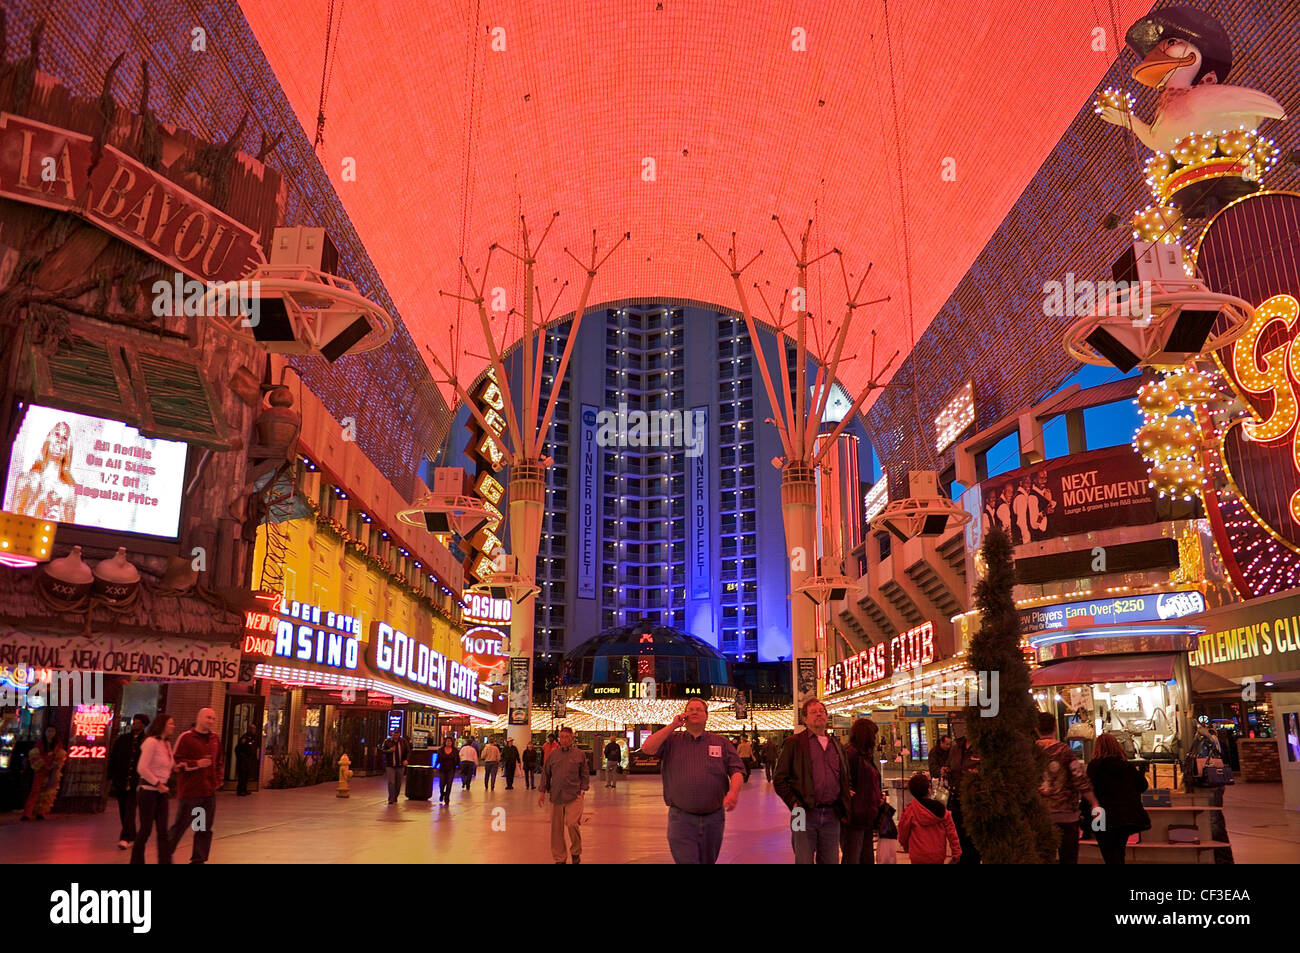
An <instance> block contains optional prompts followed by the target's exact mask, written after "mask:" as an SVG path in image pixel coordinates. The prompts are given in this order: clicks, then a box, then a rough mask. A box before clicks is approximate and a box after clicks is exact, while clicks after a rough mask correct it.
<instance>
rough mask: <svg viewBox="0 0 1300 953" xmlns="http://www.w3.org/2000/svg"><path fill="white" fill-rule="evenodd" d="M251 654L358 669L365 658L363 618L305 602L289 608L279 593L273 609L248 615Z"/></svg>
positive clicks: (247, 651) (247, 638)
mask: <svg viewBox="0 0 1300 953" xmlns="http://www.w3.org/2000/svg"><path fill="white" fill-rule="evenodd" d="M244 628H245V635H244V644H243V650H244V653H245V654H247V655H261V656H266V657H271V656H278V657H279V658H285V659H293V660H296V661H299V662H314V663H316V664H317V665H325V666H328V667H330V668H345V669H349V670H355V669H356V667H357V664H358V662H359V661H360V658H361V640H360V638H359V636H360V635H361V620H360V619H358V618H355V617H354V616H350V615H343V614H342V613H338V612H333V611H330V610H328V609H322V608H321V607H320V606H314V605H310V604H309V603H305V602H292V603H289V604H288V608H287V609H286V608H285V599H284V597H283V596H276V597H275V599H274V601H273V602H272V603H271V605H270V607H269V611H266V612H262V611H259V610H252V611H249V612H246V613H245V614H244Z"/></svg>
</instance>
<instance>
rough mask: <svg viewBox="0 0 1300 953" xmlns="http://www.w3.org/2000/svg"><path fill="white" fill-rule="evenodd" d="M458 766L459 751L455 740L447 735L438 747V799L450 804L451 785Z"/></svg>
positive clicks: (454, 779)
mask: <svg viewBox="0 0 1300 953" xmlns="http://www.w3.org/2000/svg"><path fill="white" fill-rule="evenodd" d="M459 767H460V752H459V751H458V750H456V742H455V741H453V740H452V738H451V736H450V735H448V736H447V737H446V738H445V739H444V740H443V742H442V747H441V748H439V749H438V800H439V801H441V802H442V803H443V804H451V786H452V784H453V783H455V781H456V770H457V768H459Z"/></svg>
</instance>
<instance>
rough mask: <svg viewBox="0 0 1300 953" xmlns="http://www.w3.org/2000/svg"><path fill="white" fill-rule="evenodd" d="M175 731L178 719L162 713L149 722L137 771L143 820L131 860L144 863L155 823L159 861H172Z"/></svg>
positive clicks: (138, 828) (139, 826) (168, 862)
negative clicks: (170, 825) (169, 819)
mask: <svg viewBox="0 0 1300 953" xmlns="http://www.w3.org/2000/svg"><path fill="white" fill-rule="evenodd" d="M175 734H176V719H175V718H172V717H171V716H169V715H166V714H163V713H162V712H159V713H158V715H157V717H155V718H154V720H153V721H152V722H151V723H150V724H149V730H148V731H146V732H145V734H144V741H143V742H142V743H141V745H140V762H139V764H138V765H137V766H136V773H137V774H139V775H140V785H139V787H138V788H136V792H135V799H136V805H137V806H138V807H139V809H140V823H139V824H138V825H137V828H136V835H135V844H134V846H132V848H131V863H133V864H143V863H144V847H145V845H146V844H148V843H149V835H150V833H152V832H153V828H154V826H155V825H157V827H158V863H160V864H170V863H171V862H172V843H171V840H170V838H169V837H168V835H167V831H168V830H169V828H168V825H167V804H168V802H169V800H170V795H171V787H170V784H171V776H172V770H173V769H174V768H175V766H176V765H175V762H174V761H173V760H172V746H171V741H172V736H173V735H175Z"/></svg>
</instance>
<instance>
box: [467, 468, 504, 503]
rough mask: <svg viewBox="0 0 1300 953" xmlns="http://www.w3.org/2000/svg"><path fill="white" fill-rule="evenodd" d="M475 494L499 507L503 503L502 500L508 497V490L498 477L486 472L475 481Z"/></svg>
mask: <svg viewBox="0 0 1300 953" xmlns="http://www.w3.org/2000/svg"><path fill="white" fill-rule="evenodd" d="M474 492H475V493H477V494H478V495H479V496H481V497H483V499H485V500H487V501H488V502H489V503H492V504H493V505H498V504H500V503H501V498H502V497H503V496H505V495H506V488H505V487H504V486H502V485H501V483H500V481H498V480H497V478H496V477H494V476H493V475H492V474H490V473H488V472H487V471H486V470H484V471H483V472H482V473H480V474H479V475H478V478H477V479H476V480H475V481H474Z"/></svg>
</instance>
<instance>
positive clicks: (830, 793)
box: [772, 698, 852, 864]
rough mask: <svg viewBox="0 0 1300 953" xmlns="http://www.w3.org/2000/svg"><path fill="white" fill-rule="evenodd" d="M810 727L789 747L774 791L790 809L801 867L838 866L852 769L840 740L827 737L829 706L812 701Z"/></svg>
mask: <svg viewBox="0 0 1300 953" xmlns="http://www.w3.org/2000/svg"><path fill="white" fill-rule="evenodd" d="M799 718H800V720H801V721H802V722H803V723H804V725H805V726H806V727H807V729H808V730H807V731H801V732H799V733H798V734H796V735H794V736H792V737H791V738H790V739H789V740H788V741H786V743H785V746H784V747H783V748H782V749H781V758H780V760H779V761H777V764H776V775H775V777H774V778H773V782H772V786H773V787H774V788H775V789H776V793H777V795H778V796H779V797H780V798H781V800H783V801H785V804H786V807H788V808H790V842H791V844H792V845H793V847H794V862H795V863H796V864H811V863H818V864H838V863H839V862H840V821H841V820H843V819H844V818H846V817H848V814H849V804H850V801H851V798H852V792H851V791H850V790H849V764H848V760H847V759H846V758H845V756H844V748H843V746H842V745H841V744H840V742H839V740H838V739H836V738H832V737H831V736H830V735H828V734H827V733H826V725H827V723H828V722H829V721H830V716H829V715H828V714H827V712H826V706H825V705H823V704H822V703H821V702H820V701H818V700H817V699H816V698H810V699H808V700H807V701H806V702H804V703H803V707H802V708H800V709H799Z"/></svg>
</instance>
